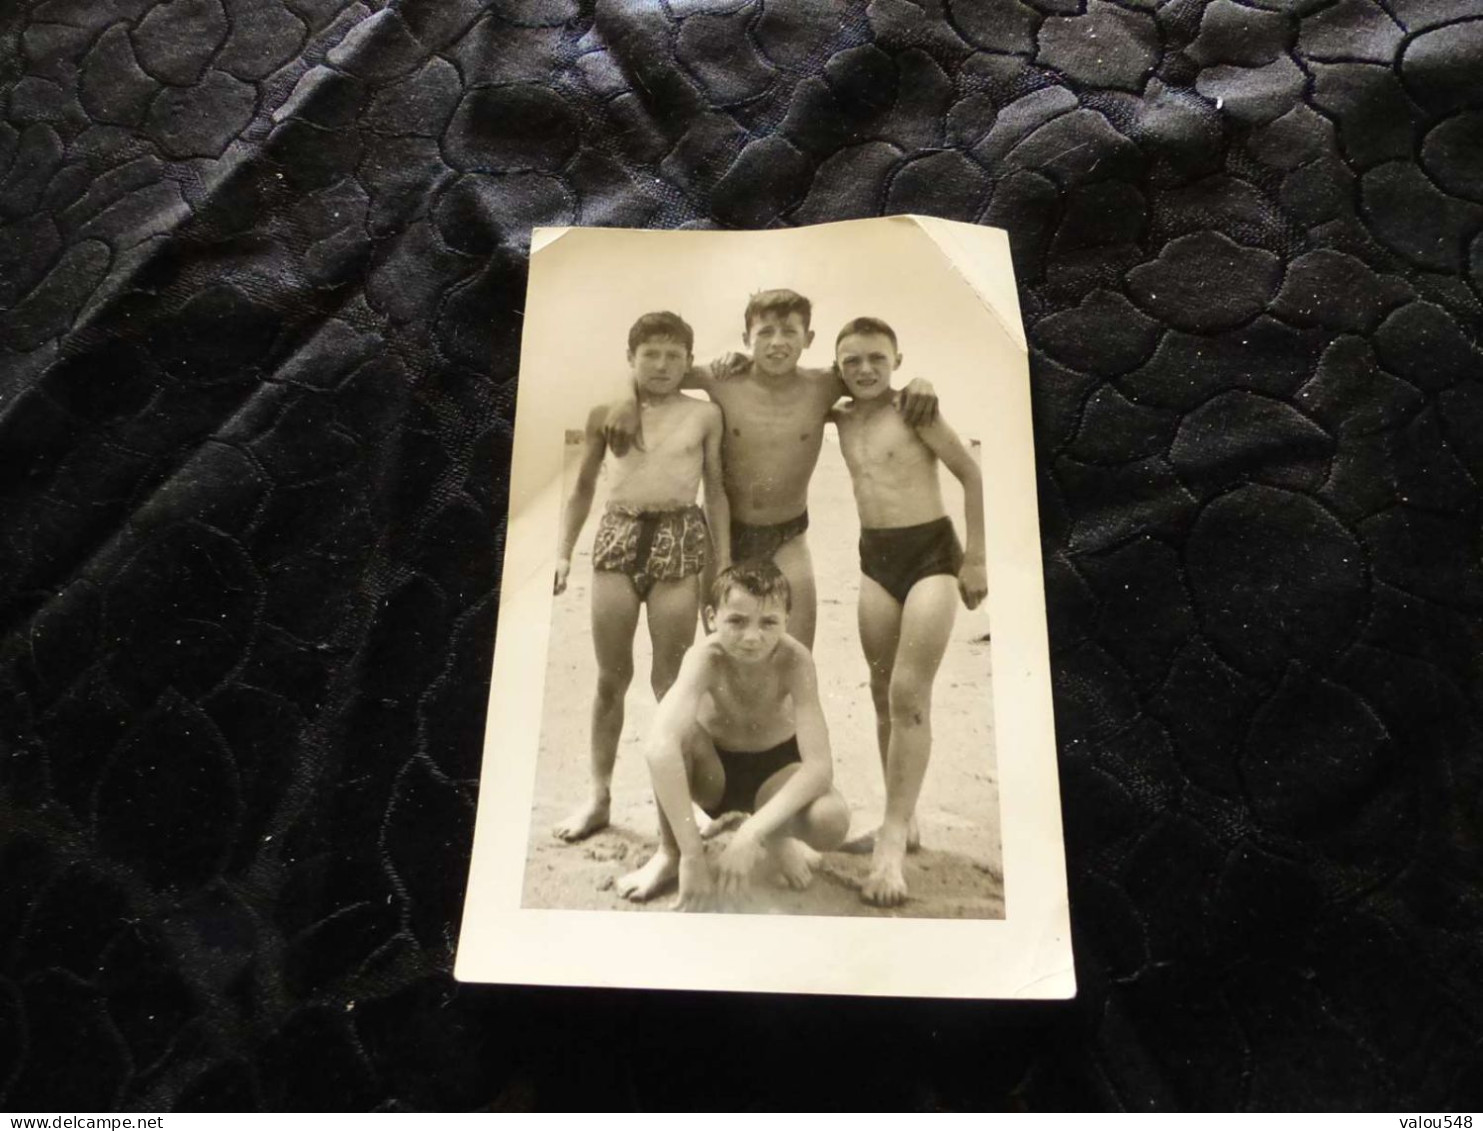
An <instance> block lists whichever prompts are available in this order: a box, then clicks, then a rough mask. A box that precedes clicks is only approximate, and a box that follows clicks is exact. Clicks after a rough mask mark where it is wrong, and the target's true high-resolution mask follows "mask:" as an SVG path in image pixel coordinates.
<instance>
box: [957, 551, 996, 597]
mask: <svg viewBox="0 0 1483 1131" xmlns="http://www.w3.org/2000/svg"><path fill="white" fill-rule="evenodd" d="M958 592H959V593H960V594H961V595H962V597H963V604H965V605H967V606H968V607H969V608H970V609H976V608H978V607H979V605H981V604H983V599H984V598H985V597H987V596H988V595H989V571H988V568H987V567H986V566H985V565H984V563H983V562H981V561H974V560H972V559H971V558H970V559H966V560H965V561H964V562H963V568H962V569H960V570H958Z"/></svg>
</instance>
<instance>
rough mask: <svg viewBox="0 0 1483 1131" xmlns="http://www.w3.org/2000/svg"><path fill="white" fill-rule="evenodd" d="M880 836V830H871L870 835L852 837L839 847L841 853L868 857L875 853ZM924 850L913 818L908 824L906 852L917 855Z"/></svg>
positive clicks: (920, 834)
mask: <svg viewBox="0 0 1483 1131" xmlns="http://www.w3.org/2000/svg"><path fill="white" fill-rule="evenodd" d="M879 835H880V829H878V828H876V829H871V830H870V831H869V832H868V833H861V834H860V835H859V836H856V837H851V838H850V839H849V840H847V841H845V842H844V843H843V844H841V845H840V846H839V850H840V851H841V852H848V853H850V854H852V855H854V856H868V855H870V854H871V853H873V852H874V851H875V841H876V837H877V836H879ZM921 850H922V833H921V830H920V829H918V828H917V819H916V817H912V819H911V820H910V821H908V822H907V823H906V851H907V852H909V853H913V854H915V853H917V852H920V851H921Z"/></svg>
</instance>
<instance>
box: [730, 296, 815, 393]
mask: <svg viewBox="0 0 1483 1131" xmlns="http://www.w3.org/2000/svg"><path fill="white" fill-rule="evenodd" d="M813 340H814V332H813V331H812V330H809V329H807V328H806V327H805V326H804V324H803V315H801V314H799V313H798V312H797V311H794V312H793V313H792V314H789V315H787V316H786V317H784V316H781V315H778V314H772V313H764V314H759V315H757V316H756V317H754V318H753V319H752V321H751V324H750V325H748V326H747V332H746V335H745V336H744V337H743V338H742V341H743V342H745V343H746V345H747V347H748V348H749V349H751V351H752V364H753V365H755V366H756V367H757V368H758V369H760V370H761V371H762V372H763V373H766V374H768V375H769V376H773V377H779V376H782V375H783V374H785V373H791V372H793V370H795V369H797V368H798V359H799V358H800V357H802V356H803V351H804V350H806V349H808V347H809V346H810V345H812V344H813Z"/></svg>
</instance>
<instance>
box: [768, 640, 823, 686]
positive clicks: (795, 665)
mask: <svg viewBox="0 0 1483 1131" xmlns="http://www.w3.org/2000/svg"><path fill="white" fill-rule="evenodd" d="M774 662H775V663H776V664H777V666H778V672H779V674H781V675H782V676H783V678H784V679H786V680H789V681H791V680H794V679H797V678H798V677H799V676H803V675H809V676H811V675H813V673H814V657H813V653H812V652H810V651H809V650H808V649H807V648H805V647H804V646H803V645H802V644H800V643H799V642H798V641H797V640H794V639H793V637H791V636H784V637H783V639H782V642H781V643H780V644H779V645H778V648H777V652H776V653H774Z"/></svg>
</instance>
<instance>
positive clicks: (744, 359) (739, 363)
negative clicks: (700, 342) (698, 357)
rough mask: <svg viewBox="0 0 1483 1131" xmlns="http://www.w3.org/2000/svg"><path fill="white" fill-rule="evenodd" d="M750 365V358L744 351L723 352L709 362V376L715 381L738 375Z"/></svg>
mask: <svg viewBox="0 0 1483 1131" xmlns="http://www.w3.org/2000/svg"><path fill="white" fill-rule="evenodd" d="M751 367H752V359H751V358H750V357H748V356H747V355H746V354H744V353H723V354H722V355H721V356H720V357H718V358H716V360H715V361H713V362H711V376H712V377H714V378H715V379H716V380H717V381H724V380H726V378H728V377H739V376H741V375H742V374H743V373H745V372H746V371H747V370H748V369H750V368H751Z"/></svg>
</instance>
